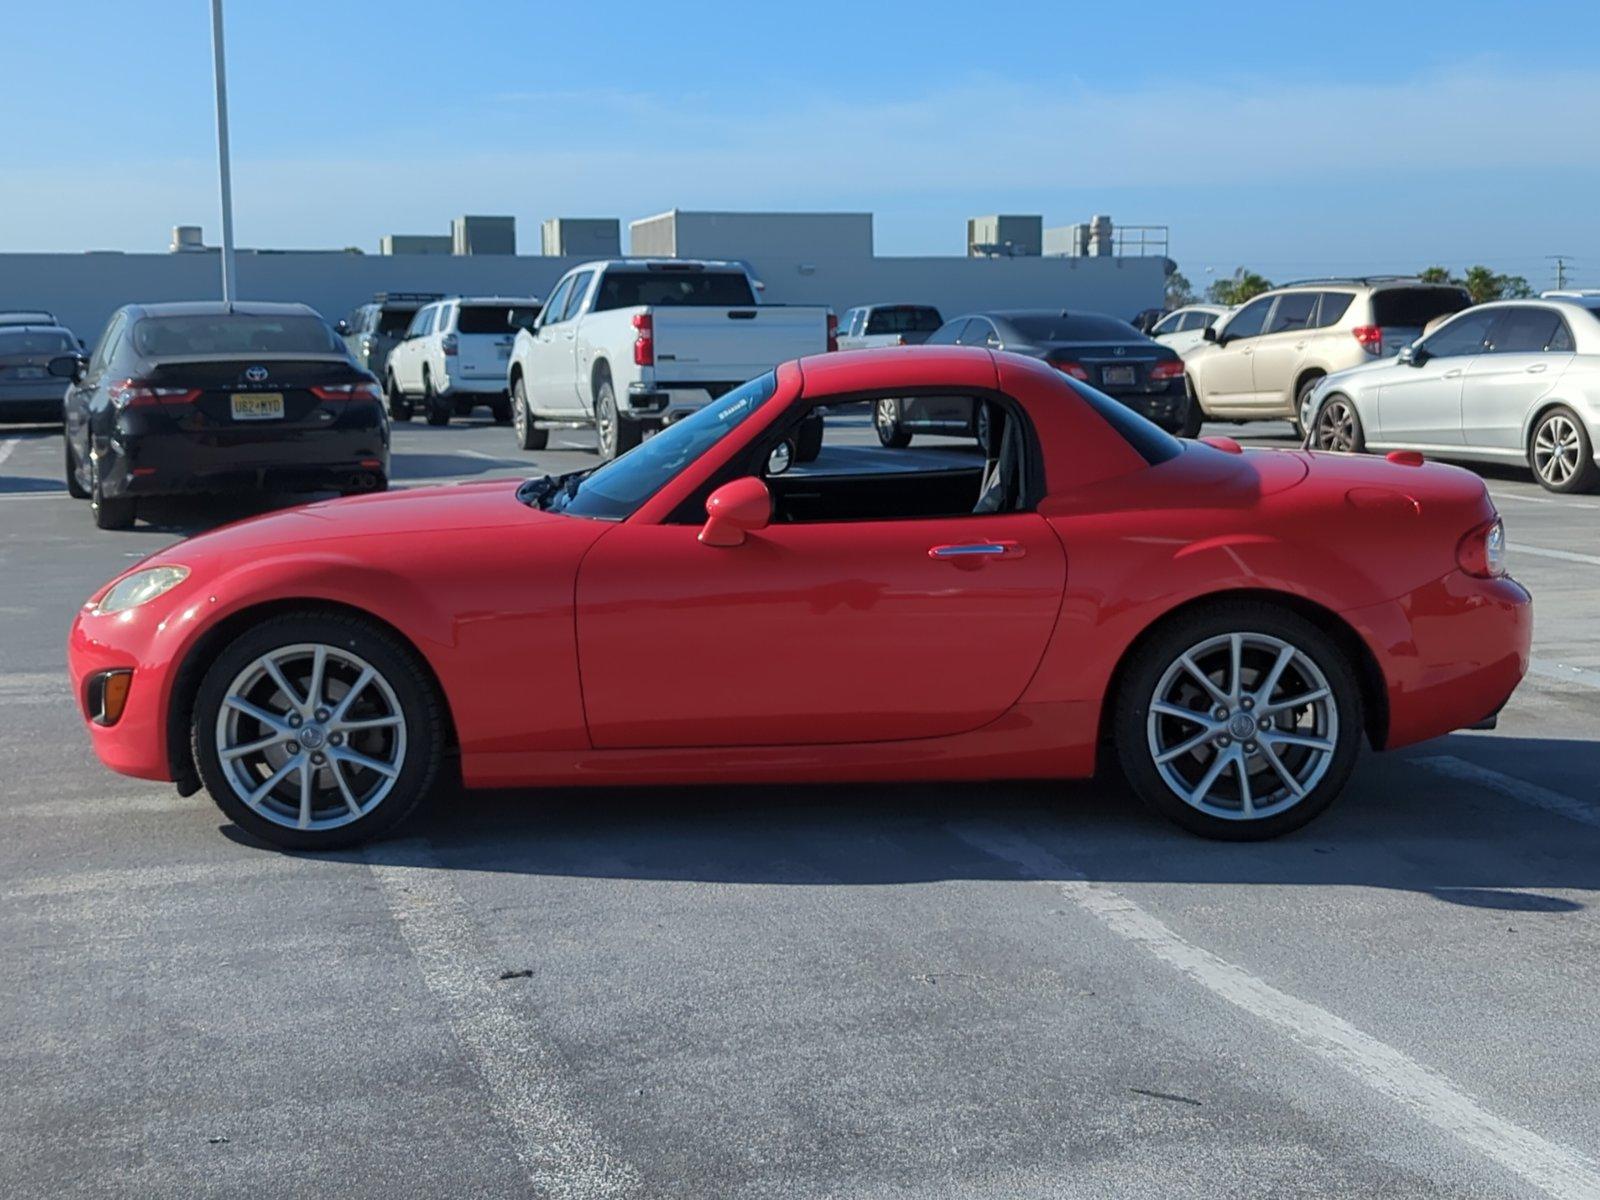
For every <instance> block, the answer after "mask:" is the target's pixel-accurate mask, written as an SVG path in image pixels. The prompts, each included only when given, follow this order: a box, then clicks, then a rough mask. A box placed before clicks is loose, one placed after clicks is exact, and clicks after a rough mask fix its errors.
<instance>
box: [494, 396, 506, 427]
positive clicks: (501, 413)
mask: <svg viewBox="0 0 1600 1200" xmlns="http://www.w3.org/2000/svg"><path fill="white" fill-rule="evenodd" d="M489 415H490V416H492V417H493V418H494V423H495V424H496V425H509V424H511V397H510V396H508V395H507V396H496V397H495V398H494V399H493V400H491V401H489Z"/></svg>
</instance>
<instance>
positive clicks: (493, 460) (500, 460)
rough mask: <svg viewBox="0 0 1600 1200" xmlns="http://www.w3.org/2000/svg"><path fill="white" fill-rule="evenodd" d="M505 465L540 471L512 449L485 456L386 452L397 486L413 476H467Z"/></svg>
mask: <svg viewBox="0 0 1600 1200" xmlns="http://www.w3.org/2000/svg"><path fill="white" fill-rule="evenodd" d="M508 468H517V469H521V470H523V471H525V472H526V473H527V474H529V475H535V474H538V473H539V472H537V471H535V470H534V467H533V463H532V461H531V460H530V459H527V458H519V457H517V452H516V451H515V450H507V452H506V453H505V455H504V456H502V457H484V458H478V457H475V456H474V457H467V456H465V455H461V454H450V453H448V452H441V453H438V454H402V453H399V452H398V451H393V450H391V451H390V452H389V470H390V473H391V475H390V477H391V479H392V480H393V481H394V483H395V484H396V485H399V486H403V485H405V484H407V483H409V482H410V481H412V480H416V479H427V480H442V479H444V478H446V477H448V478H451V479H455V478H470V477H472V476H474V475H482V474H484V473H485V472H487V471H504V470H507V469H508Z"/></svg>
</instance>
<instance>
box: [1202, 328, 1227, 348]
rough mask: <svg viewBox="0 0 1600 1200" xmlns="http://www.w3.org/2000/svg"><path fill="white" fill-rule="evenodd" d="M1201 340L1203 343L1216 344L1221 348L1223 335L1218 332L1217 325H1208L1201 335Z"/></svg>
mask: <svg viewBox="0 0 1600 1200" xmlns="http://www.w3.org/2000/svg"><path fill="white" fill-rule="evenodd" d="M1200 340H1201V341H1203V342H1215V343H1216V344H1217V345H1219V346H1220V345H1222V335H1221V334H1220V333H1218V332H1217V327H1216V326H1215V325H1207V326H1206V327H1205V330H1204V331H1203V332H1202V333H1201V334H1200Z"/></svg>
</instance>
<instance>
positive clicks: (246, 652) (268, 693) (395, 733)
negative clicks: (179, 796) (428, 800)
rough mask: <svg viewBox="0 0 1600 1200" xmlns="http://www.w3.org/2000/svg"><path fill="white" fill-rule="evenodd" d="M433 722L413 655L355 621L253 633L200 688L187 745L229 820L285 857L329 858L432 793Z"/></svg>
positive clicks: (300, 617)
mask: <svg viewBox="0 0 1600 1200" xmlns="http://www.w3.org/2000/svg"><path fill="white" fill-rule="evenodd" d="M444 730H445V725H444V714H443V710H442V706H441V704H440V701H439V698H438V695H437V692H436V691H435V689H434V686H433V684H432V682H431V680H430V679H429V678H428V676H427V674H426V673H425V671H424V669H423V667H422V665H421V663H420V661H419V660H418V658H417V656H416V654H415V653H414V652H413V651H412V650H411V649H410V648H409V647H407V646H405V645H404V644H402V643H401V642H400V641H399V640H398V639H396V638H395V637H394V636H393V635H392V634H390V633H389V632H388V631H386V630H384V629H383V628H381V627H380V626H378V625H376V624H374V623H372V622H369V621H365V620H363V619H361V618H359V617H353V616H342V615H332V614H323V613H312V612H308V613H299V614H289V615H285V616H280V617H274V618H272V619H270V620H267V621H264V622H263V623H262V624H260V625H258V626H257V627H256V628H255V629H253V630H251V631H250V632H249V633H246V634H245V635H244V636H242V637H240V638H237V639H235V640H234V641H233V642H232V643H231V644H229V645H228V647H227V648H226V649H224V650H223V651H222V653H220V654H219V655H218V656H217V657H216V659H215V661H214V662H213V663H212V665H211V667H210V669H209V670H208V671H207V672H206V674H205V677H204V679H202V680H201V683H200V690H199V693H198V694H197V696H196V698H195V705H194V718H193V722H192V725H191V728H190V731H189V732H190V737H191V742H192V746H193V751H194V761H195V763H196V765H197V766H198V767H199V770H200V778H201V780H202V781H203V782H204V783H205V785H206V790H207V791H209V792H210V793H211V798H212V799H213V800H214V801H216V804H217V807H218V808H220V809H221V810H222V811H223V812H224V813H225V814H226V815H227V816H228V818H229V819H230V820H232V821H233V822H234V823H235V824H237V825H238V826H239V827H240V828H242V829H245V830H247V831H249V832H250V833H252V834H254V835H255V836H257V837H259V838H261V839H263V840H264V841H268V842H271V843H273V844H274V845H278V846H284V847H288V848H292V849H302V850H329V849H334V848H336V847H339V846H348V845H352V844H355V843H357V842H363V841H367V840H369V839H371V838H374V837H377V836H379V835H380V834H382V833H384V832H386V831H387V830H389V829H392V828H393V827H394V826H395V825H396V824H398V823H399V822H400V821H401V820H403V819H404V818H405V817H406V816H407V815H409V814H410V813H411V812H412V810H414V809H415V808H416V807H417V805H418V804H419V803H420V802H421V801H422V799H423V798H424V797H425V796H426V795H427V793H428V791H429V789H430V788H431V787H432V785H433V782H434V779H435V777H436V776H437V774H438V772H439V766H440V762H441V759H442V757H443V753H444V739H445V733H444Z"/></svg>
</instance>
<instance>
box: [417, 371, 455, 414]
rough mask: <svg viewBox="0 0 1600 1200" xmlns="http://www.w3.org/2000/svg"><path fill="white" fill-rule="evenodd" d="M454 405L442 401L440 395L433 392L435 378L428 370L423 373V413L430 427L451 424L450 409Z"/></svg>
mask: <svg viewBox="0 0 1600 1200" xmlns="http://www.w3.org/2000/svg"><path fill="white" fill-rule="evenodd" d="M451 407H452V405H451V403H450V401H448V400H441V399H440V398H439V394H438V393H437V392H435V391H434V390H433V376H432V375H430V374H428V372H427V371H426V370H424V371H423V372H422V413H423V416H425V417H426V418H427V420H428V424H429V425H448V424H450V409H451Z"/></svg>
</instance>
